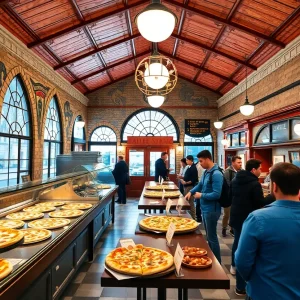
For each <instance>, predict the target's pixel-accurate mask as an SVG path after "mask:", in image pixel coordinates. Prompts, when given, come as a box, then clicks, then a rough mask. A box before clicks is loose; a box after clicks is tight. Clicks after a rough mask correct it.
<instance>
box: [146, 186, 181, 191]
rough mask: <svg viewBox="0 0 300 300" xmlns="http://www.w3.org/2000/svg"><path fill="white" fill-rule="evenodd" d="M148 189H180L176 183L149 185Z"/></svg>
mask: <svg viewBox="0 0 300 300" xmlns="http://www.w3.org/2000/svg"><path fill="white" fill-rule="evenodd" d="M146 190H154V191H162V190H166V191H167V190H178V187H177V186H176V185H148V186H146Z"/></svg>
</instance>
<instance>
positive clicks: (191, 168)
mask: <svg viewBox="0 0 300 300" xmlns="http://www.w3.org/2000/svg"><path fill="white" fill-rule="evenodd" d="M186 163H187V166H188V167H187V169H186V171H185V173H184V177H183V179H181V180H180V182H181V184H182V185H183V187H184V195H187V194H188V193H189V192H190V190H191V189H192V188H193V187H194V186H195V184H196V183H197V181H198V172H197V168H196V165H195V164H194V157H193V155H188V156H187V157H186ZM188 201H189V204H190V214H191V216H192V218H193V219H194V220H196V209H195V204H194V197H193V196H192V197H190V198H189V200H188Z"/></svg>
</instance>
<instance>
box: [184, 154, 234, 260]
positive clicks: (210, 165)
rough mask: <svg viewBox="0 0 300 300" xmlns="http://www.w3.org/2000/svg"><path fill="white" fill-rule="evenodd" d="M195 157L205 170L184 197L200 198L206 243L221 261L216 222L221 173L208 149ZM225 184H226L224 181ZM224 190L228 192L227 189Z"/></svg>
mask: <svg viewBox="0 0 300 300" xmlns="http://www.w3.org/2000/svg"><path fill="white" fill-rule="evenodd" d="M197 157H198V159H199V162H200V164H201V166H202V168H203V169H205V172H204V173H203V175H202V178H201V180H200V182H199V183H198V185H196V186H195V187H194V188H193V189H191V191H190V192H189V193H188V194H187V195H186V196H185V198H186V199H187V200H189V199H190V197H191V196H194V197H195V198H200V206H201V211H202V220H203V224H204V228H205V231H206V237H207V241H208V245H209V247H210V249H211V250H212V252H213V253H214V255H215V257H216V258H217V260H218V261H219V262H220V263H221V251H220V244H219V240H218V236H217V223H218V220H219V218H220V215H221V204H220V203H219V200H220V198H221V194H222V193H223V191H222V189H223V181H224V180H223V174H222V172H221V170H220V168H219V167H218V165H216V164H214V162H213V160H212V155H211V153H210V152H209V151H208V150H203V151H201V152H200V153H199V154H198V155H197ZM225 184H226V185H227V183H226V181H225ZM227 187H228V186H227ZM224 190H225V189H224ZM225 192H227V193H228V189H227V191H225Z"/></svg>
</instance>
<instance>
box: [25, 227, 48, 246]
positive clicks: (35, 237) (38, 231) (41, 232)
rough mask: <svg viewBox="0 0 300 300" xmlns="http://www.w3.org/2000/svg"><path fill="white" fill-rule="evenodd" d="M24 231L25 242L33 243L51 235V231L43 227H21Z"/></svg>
mask: <svg viewBox="0 0 300 300" xmlns="http://www.w3.org/2000/svg"><path fill="white" fill-rule="evenodd" d="M21 231H22V232H23V233H24V244H33V243H38V242H41V241H44V240H46V239H48V238H50V237H51V231H49V230H47V229H42V228H27V229H21Z"/></svg>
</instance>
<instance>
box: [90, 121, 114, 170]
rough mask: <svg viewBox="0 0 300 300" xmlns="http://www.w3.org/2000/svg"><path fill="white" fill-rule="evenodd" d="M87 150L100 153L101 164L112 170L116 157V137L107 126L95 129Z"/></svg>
mask: <svg viewBox="0 0 300 300" xmlns="http://www.w3.org/2000/svg"><path fill="white" fill-rule="evenodd" d="M89 150H90V151H99V152H101V154H102V162H103V163H104V164H105V165H106V166H110V167H112V168H113V167H114V165H115V164H116V156H117V136H116V134H115V132H114V131H113V130H112V129H111V128H110V127H107V126H100V127H98V128H96V129H95V130H94V131H93V132H92V134H91V139H90V141H89Z"/></svg>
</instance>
